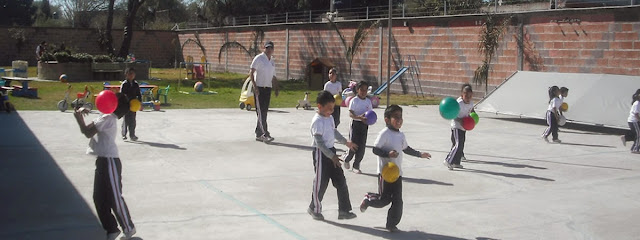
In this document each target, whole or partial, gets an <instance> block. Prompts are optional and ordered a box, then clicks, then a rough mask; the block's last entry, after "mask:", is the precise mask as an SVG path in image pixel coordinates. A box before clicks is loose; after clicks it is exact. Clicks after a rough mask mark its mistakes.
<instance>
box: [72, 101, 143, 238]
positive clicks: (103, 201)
mask: <svg viewBox="0 0 640 240" xmlns="http://www.w3.org/2000/svg"><path fill="white" fill-rule="evenodd" d="M127 112H129V102H128V100H127V98H126V97H125V96H124V95H121V94H118V107H117V108H116V110H115V111H114V112H113V113H111V114H102V115H101V116H100V117H98V118H96V119H95V120H93V122H91V123H89V124H85V122H84V117H83V114H88V113H89V110H87V109H85V108H80V109H78V110H77V111H76V112H75V114H74V116H75V118H76V120H77V122H78V125H79V126H80V131H81V132H82V133H83V134H84V135H85V136H86V137H87V138H91V140H90V141H89V147H88V148H87V154H92V155H96V156H97V159H96V171H95V177H94V182H93V203H94V204H95V206H96V211H97V213H98V218H99V219H100V223H102V228H104V230H105V231H107V239H116V238H117V237H118V235H120V230H119V229H118V223H120V227H122V230H123V231H124V237H122V238H121V239H130V238H131V236H133V235H134V234H135V233H136V228H135V226H134V225H133V222H132V221H131V216H130V215H129V209H128V208H127V204H126V203H125V201H124V198H123V197H122V175H121V174H122V164H121V163H120V158H119V155H118V147H117V146H116V141H115V139H116V134H117V132H118V127H117V123H118V119H119V118H122V116H124V115H125V114H126V113H127ZM111 211H113V213H115V216H116V218H115V219H114V216H113V215H112V214H111ZM116 220H117V222H116Z"/></svg>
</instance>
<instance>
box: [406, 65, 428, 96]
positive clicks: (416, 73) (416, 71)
mask: <svg viewBox="0 0 640 240" xmlns="http://www.w3.org/2000/svg"><path fill="white" fill-rule="evenodd" d="M401 65H402V66H405V67H407V68H408V69H407V70H408V71H407V72H408V73H409V77H411V81H412V82H413V89H414V90H415V92H416V96H418V91H420V95H421V96H422V97H424V92H423V91H422V84H421V83H420V64H419V63H418V60H417V59H416V56H415V55H407V56H406V57H405V58H403V59H402V63H401ZM416 82H417V84H416Z"/></svg>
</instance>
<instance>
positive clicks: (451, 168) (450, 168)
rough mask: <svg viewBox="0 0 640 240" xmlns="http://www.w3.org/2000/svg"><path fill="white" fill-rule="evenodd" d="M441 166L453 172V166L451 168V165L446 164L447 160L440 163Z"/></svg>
mask: <svg viewBox="0 0 640 240" xmlns="http://www.w3.org/2000/svg"><path fill="white" fill-rule="evenodd" d="M442 164H444V165H445V166H447V168H449V170H453V166H451V164H449V163H448V162H447V160H444V162H442Z"/></svg>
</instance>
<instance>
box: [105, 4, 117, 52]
mask: <svg viewBox="0 0 640 240" xmlns="http://www.w3.org/2000/svg"><path fill="white" fill-rule="evenodd" d="M115 2H116V0H109V8H108V11H109V13H108V16H107V29H106V32H105V37H106V38H107V42H106V45H107V53H108V54H109V55H113V54H114V52H115V49H114V48H113V36H111V28H113V5H115Z"/></svg>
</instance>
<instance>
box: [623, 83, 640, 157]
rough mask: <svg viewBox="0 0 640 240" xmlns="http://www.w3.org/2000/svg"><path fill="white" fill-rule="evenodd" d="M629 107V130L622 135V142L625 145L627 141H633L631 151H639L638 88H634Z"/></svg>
mask: <svg viewBox="0 0 640 240" xmlns="http://www.w3.org/2000/svg"><path fill="white" fill-rule="evenodd" d="M631 98H632V104H631V109H630V110H629V117H628V118H627V123H629V128H630V129H631V131H629V132H628V133H627V134H625V135H624V136H622V137H621V138H622V144H623V145H625V146H626V145H627V141H633V145H631V153H640V126H639V122H640V104H639V102H638V101H640V89H638V90H636V93H635V94H633V96H632V97H631Z"/></svg>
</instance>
